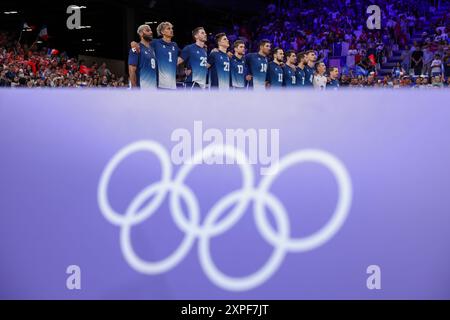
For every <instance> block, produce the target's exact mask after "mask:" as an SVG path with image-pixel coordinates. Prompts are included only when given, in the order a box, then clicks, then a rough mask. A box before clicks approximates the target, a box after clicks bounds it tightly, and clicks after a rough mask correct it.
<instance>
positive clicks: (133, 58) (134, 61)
mask: <svg viewBox="0 0 450 320" xmlns="http://www.w3.org/2000/svg"><path fill="white" fill-rule="evenodd" d="M138 62H139V56H138V53H137V52H136V50H134V49H131V50H130V52H129V54H128V74H129V75H130V83H131V87H132V88H135V87H137V77H136V69H137V65H138Z"/></svg>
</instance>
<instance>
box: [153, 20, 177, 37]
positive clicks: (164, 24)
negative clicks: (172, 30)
mask: <svg viewBox="0 0 450 320" xmlns="http://www.w3.org/2000/svg"><path fill="white" fill-rule="evenodd" d="M169 26H173V25H172V24H171V23H170V22H168V21H164V22H161V23H160V24H158V26H157V27H156V34H157V35H158V36H159V37H161V36H162V31H163V30H164V29H165V28H167V27H169Z"/></svg>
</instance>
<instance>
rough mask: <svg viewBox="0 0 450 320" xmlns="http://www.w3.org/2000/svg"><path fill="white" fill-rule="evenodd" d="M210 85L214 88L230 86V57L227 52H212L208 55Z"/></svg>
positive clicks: (227, 87)
mask: <svg viewBox="0 0 450 320" xmlns="http://www.w3.org/2000/svg"><path fill="white" fill-rule="evenodd" d="M208 63H209V64H210V65H211V67H210V68H209V79H210V82H209V84H210V86H211V87H212V88H219V89H229V88H230V58H229V57H228V55H227V54H226V53H225V52H222V51H216V52H211V53H210V54H209V57H208Z"/></svg>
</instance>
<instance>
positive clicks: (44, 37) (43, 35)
mask: <svg viewBox="0 0 450 320" xmlns="http://www.w3.org/2000/svg"><path fill="white" fill-rule="evenodd" d="M38 37H39V38H41V39H42V40H44V41H47V40H48V33H47V26H42V28H41V31H39V34H38Z"/></svg>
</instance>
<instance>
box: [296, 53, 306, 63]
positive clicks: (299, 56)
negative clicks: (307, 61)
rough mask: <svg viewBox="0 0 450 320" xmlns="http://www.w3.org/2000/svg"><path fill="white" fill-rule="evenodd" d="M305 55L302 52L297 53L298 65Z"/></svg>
mask: <svg viewBox="0 0 450 320" xmlns="http://www.w3.org/2000/svg"><path fill="white" fill-rule="evenodd" d="M305 55H306V54H305V53H304V52H299V53H297V62H299V63H300V61H301V60H302V59H303V58H304V57H305Z"/></svg>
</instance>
